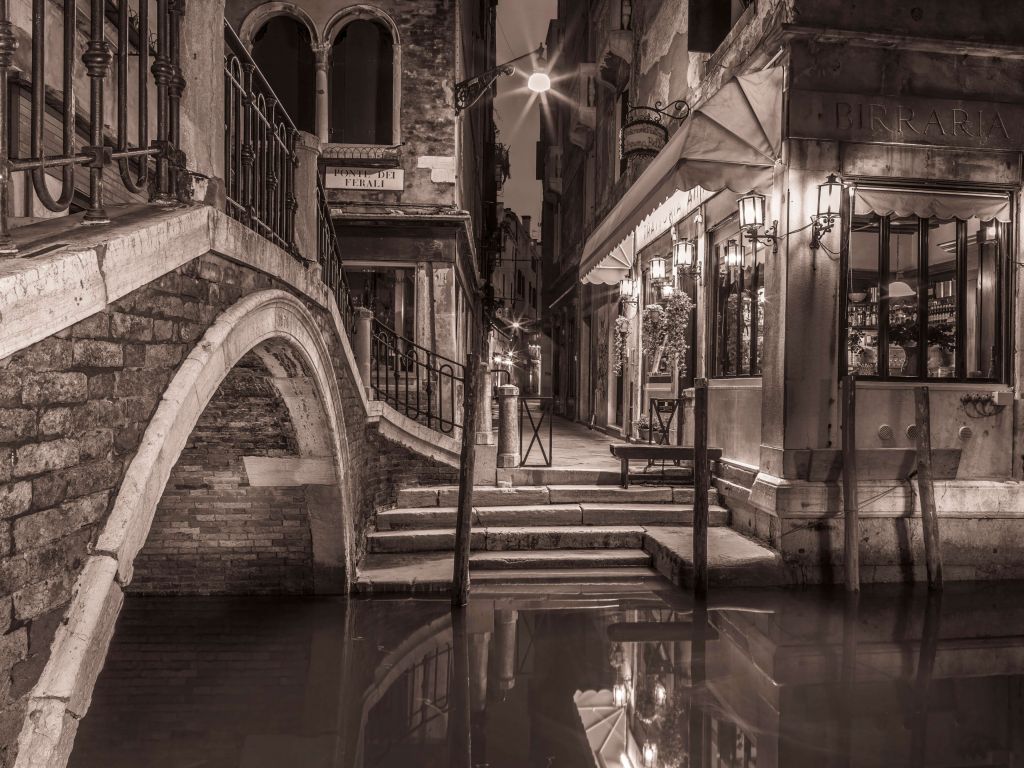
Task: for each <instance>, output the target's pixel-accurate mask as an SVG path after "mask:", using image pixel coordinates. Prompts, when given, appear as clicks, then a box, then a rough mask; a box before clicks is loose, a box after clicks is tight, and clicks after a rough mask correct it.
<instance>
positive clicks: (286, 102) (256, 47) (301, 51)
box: [252, 16, 316, 133]
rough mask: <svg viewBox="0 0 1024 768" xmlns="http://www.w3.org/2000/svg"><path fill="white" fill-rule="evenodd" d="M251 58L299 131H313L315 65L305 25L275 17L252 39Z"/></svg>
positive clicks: (314, 116) (285, 17) (289, 19)
mask: <svg viewBox="0 0 1024 768" xmlns="http://www.w3.org/2000/svg"><path fill="white" fill-rule="evenodd" d="M252 58H253V61H255V62H256V66H257V67H259V68H260V71H261V72H262V73H263V76H264V77H265V78H266V79H267V82H268V83H269V84H270V87H271V88H273V89H274V93H275V94H276V95H277V98H278V99H280V101H281V106H282V107H283V108H284V111H285V112H287V113H288V116H289V117H290V118H291V119H292V122H294V123H295V127H296V128H298V129H299V130H300V131H306V132H307V133H314V132H315V131H316V127H315V124H316V64H315V61H314V56H313V46H312V43H311V41H310V36H309V30H308V29H307V28H306V25H305V24H303V23H302V22H301V21H298V20H297V19H293V18H291V17H290V16H275V17H273V18H272V19H270V21H268V22H267V23H266V24H264V25H263V26H262V27H261V28H260V31H259V32H257V33H256V34H255V35H254V36H253V40H252Z"/></svg>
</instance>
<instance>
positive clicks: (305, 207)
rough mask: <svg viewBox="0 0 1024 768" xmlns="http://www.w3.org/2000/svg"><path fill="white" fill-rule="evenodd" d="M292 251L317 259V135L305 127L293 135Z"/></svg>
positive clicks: (313, 260) (318, 141) (307, 257)
mask: <svg viewBox="0 0 1024 768" xmlns="http://www.w3.org/2000/svg"><path fill="white" fill-rule="evenodd" d="M295 161H296V162H295V180H294V184H295V188H294V189H295V191H294V195H295V203H296V209H295V238H294V240H295V252H296V253H297V254H298V255H299V257H300V258H302V259H304V260H305V261H312V262H316V260H317V235H318V232H319V230H318V217H319V213H320V201H319V199H318V198H317V193H316V178H317V165H318V163H319V162H320V139H318V138H317V137H316V136H314V135H313V134H311V133H306V132H305V131H296V136H295Z"/></svg>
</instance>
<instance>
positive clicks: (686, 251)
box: [672, 230, 700, 278]
mask: <svg viewBox="0 0 1024 768" xmlns="http://www.w3.org/2000/svg"><path fill="white" fill-rule="evenodd" d="M672 237H673V238H674V241H673V243H672V268H673V269H675V270H676V271H677V272H679V273H681V274H684V275H687V276H689V277H694V278H696V277H700V264H698V263H697V241H695V240H687V239H685V238H682V237H679V236H678V235H677V234H676V233H675V231H674V230H673V232H672Z"/></svg>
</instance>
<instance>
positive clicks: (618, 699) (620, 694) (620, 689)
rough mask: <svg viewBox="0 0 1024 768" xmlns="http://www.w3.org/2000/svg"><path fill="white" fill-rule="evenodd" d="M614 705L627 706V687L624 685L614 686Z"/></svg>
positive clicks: (617, 684)
mask: <svg viewBox="0 0 1024 768" xmlns="http://www.w3.org/2000/svg"><path fill="white" fill-rule="evenodd" d="M612 703H613V704H614V705H615V706H616V707H624V706H626V686H625V685H623V684H622V683H616V684H615V685H614V686H612Z"/></svg>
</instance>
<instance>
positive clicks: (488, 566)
mask: <svg viewBox="0 0 1024 768" xmlns="http://www.w3.org/2000/svg"><path fill="white" fill-rule="evenodd" d="M631 566H632V567H643V568H650V566H651V556H650V555H649V554H647V553H646V552H644V551H643V550H642V549H613V550H605V549H557V550H539V551H533V552H474V553H472V554H471V555H470V556H469V569H470V570H471V571H474V572H475V571H479V570H487V571H505V570H522V569H535V568H543V569H548V568H556V569H566V568H574V569H575V568H624V567H631Z"/></svg>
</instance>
